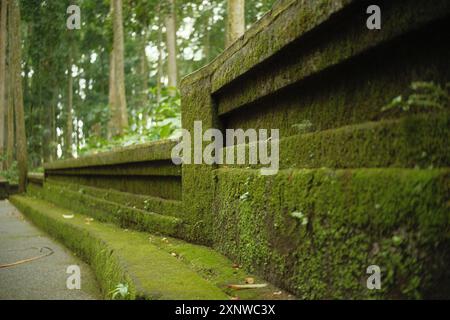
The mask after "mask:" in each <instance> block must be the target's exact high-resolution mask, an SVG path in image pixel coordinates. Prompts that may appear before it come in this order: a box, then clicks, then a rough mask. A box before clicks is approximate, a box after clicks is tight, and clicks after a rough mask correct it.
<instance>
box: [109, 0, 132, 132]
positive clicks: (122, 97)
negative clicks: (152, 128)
mask: <svg viewBox="0 0 450 320" xmlns="http://www.w3.org/2000/svg"><path fill="white" fill-rule="evenodd" d="M113 1H114V61H115V79H116V94H117V101H116V103H117V104H118V106H117V111H118V113H119V121H120V123H119V130H120V132H119V133H120V134H121V133H123V130H124V129H125V128H126V127H128V113H127V100H126V94H125V64H124V44H123V18H122V0H113Z"/></svg>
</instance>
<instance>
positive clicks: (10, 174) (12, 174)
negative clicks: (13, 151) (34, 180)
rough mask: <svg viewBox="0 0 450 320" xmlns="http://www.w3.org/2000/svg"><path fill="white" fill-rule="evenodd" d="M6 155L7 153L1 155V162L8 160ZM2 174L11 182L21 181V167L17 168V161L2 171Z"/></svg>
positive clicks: (0, 172) (0, 173) (0, 174)
mask: <svg viewBox="0 0 450 320" xmlns="http://www.w3.org/2000/svg"><path fill="white" fill-rule="evenodd" d="M6 157H7V155H6V154H2V155H0V162H4V161H6ZM0 176H2V177H3V178H5V179H6V180H7V181H8V182H9V183H14V184H17V183H18V182H19V169H18V168H17V161H13V162H12V164H11V166H10V167H9V168H8V169H6V170H3V171H0Z"/></svg>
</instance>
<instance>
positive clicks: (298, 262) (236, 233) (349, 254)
mask: <svg viewBox="0 0 450 320" xmlns="http://www.w3.org/2000/svg"><path fill="white" fill-rule="evenodd" d="M216 173H217V179H218V182H217V188H216V190H215V194H216V199H215V207H214V213H215V215H214V233H213V234H214V237H215V239H214V246H215V247H216V248H218V249H219V250H220V251H222V252H224V253H225V254H227V255H229V256H230V257H233V258H235V259H238V260H239V261H241V262H242V263H243V264H244V265H246V266H248V267H253V268H254V270H255V271H257V272H259V273H260V274H263V275H265V276H266V277H268V279H269V280H272V281H274V282H275V283H277V284H279V285H280V286H283V287H286V288H289V289H290V290H292V291H293V292H295V293H296V294H298V295H299V296H300V297H303V298H308V299H312V298H387V297H389V298H419V297H425V298H426V297H428V298H429V297H448V296H449V295H450V292H449V289H450V283H449V279H450V277H449V271H448V269H447V267H446V266H447V265H448V264H449V262H450V254H449V252H450V250H449V246H450V238H449V234H450V233H449V230H450V223H449V221H450V212H449V210H448V206H447V202H448V195H449V194H450V193H449V177H450V175H449V172H448V170H407V169H358V170H327V169H318V170H285V171H282V172H280V173H279V174H278V175H276V176H272V177H263V176H260V175H259V174H258V173H257V171H256V170H239V169H220V170H217V172H216ZM372 264H376V265H379V266H380V267H381V269H382V279H383V280H382V290H380V291H377V290H375V291H371V290H368V289H367V288H366V284H365V281H366V279H367V275H366V268H367V267H368V266H369V265H372Z"/></svg>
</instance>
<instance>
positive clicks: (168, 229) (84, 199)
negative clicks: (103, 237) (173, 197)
mask: <svg viewBox="0 0 450 320" xmlns="http://www.w3.org/2000/svg"><path fill="white" fill-rule="evenodd" d="M84 190H85V189H84V187H81V188H80V189H78V191H73V190H71V189H69V188H65V187H63V186H61V185H58V184H53V183H49V182H46V183H45V184H44V188H43V189H42V190H41V196H42V198H44V199H45V200H48V201H50V202H52V203H55V204H56V205H58V206H61V207H63V208H66V209H71V208H77V211H79V212H80V213H82V214H87V215H89V216H92V217H94V218H96V219H98V220H100V221H103V222H112V223H115V224H117V225H119V226H120V227H123V228H130V229H135V230H140V231H148V232H155V233H159V234H164V235H172V236H180V233H181V230H182V225H181V224H182V221H181V220H180V219H178V218H175V217H171V216H165V215H160V214H156V213H153V212H148V211H144V210H141V209H138V208H133V207H129V206H125V205H123V204H119V203H115V202H111V201H108V200H105V199H101V198H97V197H94V196H92V195H89V194H85V191H84Z"/></svg>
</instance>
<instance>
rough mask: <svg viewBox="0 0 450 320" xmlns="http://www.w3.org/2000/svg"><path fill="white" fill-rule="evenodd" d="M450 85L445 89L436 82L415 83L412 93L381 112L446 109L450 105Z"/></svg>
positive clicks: (400, 97) (399, 97) (396, 100)
mask: <svg viewBox="0 0 450 320" xmlns="http://www.w3.org/2000/svg"><path fill="white" fill-rule="evenodd" d="M449 90H450V83H447V84H446V86H445V89H443V88H442V87H441V85H439V84H435V83H434V82H423V81H421V82H413V83H412V84H411V93H410V94H409V95H408V96H406V97H403V96H401V95H400V96H398V97H395V98H394V99H392V101H391V102H390V103H389V104H387V105H386V106H384V107H383V108H382V109H381V111H382V112H386V111H391V110H401V111H405V112H407V111H409V110H412V109H441V110H442V109H444V108H445V107H446V106H448V105H449V104H450V95H449Z"/></svg>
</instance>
